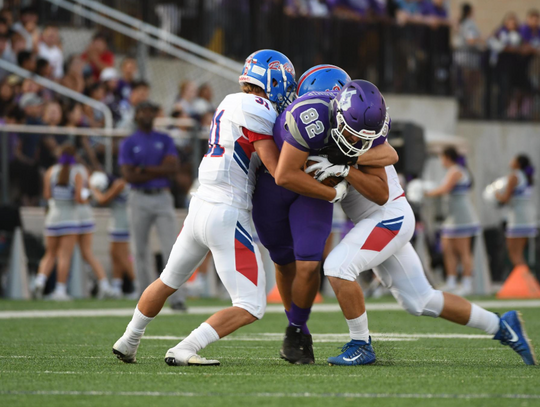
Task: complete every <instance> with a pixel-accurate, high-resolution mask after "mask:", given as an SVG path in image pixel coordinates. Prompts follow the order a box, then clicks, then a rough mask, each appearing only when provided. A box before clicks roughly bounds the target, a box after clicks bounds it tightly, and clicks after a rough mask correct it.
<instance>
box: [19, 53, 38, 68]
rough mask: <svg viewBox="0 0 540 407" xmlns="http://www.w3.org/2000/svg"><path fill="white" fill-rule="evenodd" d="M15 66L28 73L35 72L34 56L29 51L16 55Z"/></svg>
mask: <svg viewBox="0 0 540 407" xmlns="http://www.w3.org/2000/svg"><path fill="white" fill-rule="evenodd" d="M17 64H18V65H19V66H20V67H21V68H22V69H26V70H27V71H30V72H35V70H36V55H35V54H33V53H32V52H30V51H21V52H19V53H18V54H17Z"/></svg>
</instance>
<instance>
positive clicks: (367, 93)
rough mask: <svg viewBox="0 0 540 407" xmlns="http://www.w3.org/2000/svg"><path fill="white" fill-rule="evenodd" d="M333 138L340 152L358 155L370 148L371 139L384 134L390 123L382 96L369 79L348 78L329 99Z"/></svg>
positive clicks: (351, 155) (353, 155)
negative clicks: (350, 79) (348, 80)
mask: <svg viewBox="0 0 540 407" xmlns="http://www.w3.org/2000/svg"><path fill="white" fill-rule="evenodd" d="M332 104H333V106H332V107H333V114H334V118H335V120H334V125H335V126H336V127H335V128H333V129H332V138H333V139H334V141H335V142H336V144H337V145H338V147H339V149H340V150H341V152H342V153H343V154H345V155H346V156H348V157H357V156H360V155H362V154H364V153H365V152H366V151H368V150H369V149H370V148H371V145H372V144H373V140H375V139H377V138H379V137H381V136H382V137H386V135H387V134H388V128H389V124H390V116H389V115H388V112H387V108H386V103H385V101H384V97H383V95H382V94H381V92H379V89H377V87H376V86H375V85H374V84H372V83H371V82H368V81H364V80H359V79H357V80H354V81H350V82H348V83H346V84H345V86H343V88H342V89H341V91H340V92H339V93H338V94H337V96H336V98H335V99H334V100H333V101H332Z"/></svg>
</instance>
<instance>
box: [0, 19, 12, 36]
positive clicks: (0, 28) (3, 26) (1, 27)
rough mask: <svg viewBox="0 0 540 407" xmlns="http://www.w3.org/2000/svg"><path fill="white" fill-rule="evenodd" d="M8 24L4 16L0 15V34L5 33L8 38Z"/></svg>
mask: <svg viewBox="0 0 540 407" xmlns="http://www.w3.org/2000/svg"><path fill="white" fill-rule="evenodd" d="M9 27H10V26H9V25H8V23H7V21H6V19H5V18H3V17H0V34H2V35H5V36H7V37H8V38H9V35H10V34H11V32H10V29H9Z"/></svg>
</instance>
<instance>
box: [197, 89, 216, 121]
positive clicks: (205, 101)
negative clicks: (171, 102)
mask: <svg viewBox="0 0 540 407" xmlns="http://www.w3.org/2000/svg"><path fill="white" fill-rule="evenodd" d="M212 96H213V95H212V87H211V86H210V84H209V83H203V84H202V85H201V86H200V87H199V94H198V96H197V99H195V100H194V101H193V111H194V112H195V116H197V117H198V118H201V117H202V116H204V115H205V114H206V113H209V112H211V113H214V110H216V108H215V107H214V105H213V104H212Z"/></svg>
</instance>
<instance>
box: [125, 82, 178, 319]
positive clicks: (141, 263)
mask: <svg viewBox="0 0 540 407" xmlns="http://www.w3.org/2000/svg"><path fill="white" fill-rule="evenodd" d="M134 90H135V89H134ZM132 96H133V92H132ZM157 111H158V107H157V106H155V105H153V104H152V103H150V102H143V103H140V104H139V105H137V108H136V113H135V120H136V122H137V131H136V132H135V133H134V134H133V135H131V136H130V137H128V138H127V139H125V140H124V141H123V143H122V145H121V147H120V159H119V164H120V165H121V168H122V174H123V176H124V179H125V180H126V181H127V182H129V183H130V184H131V192H130V194H129V201H128V206H129V211H130V228H131V231H130V232H131V236H132V239H133V241H134V247H135V270H136V273H137V281H138V284H139V287H138V289H139V292H142V291H144V289H145V288H146V287H147V286H148V285H150V283H152V282H153V281H154V280H155V279H156V273H155V270H154V269H153V268H150V267H149V266H150V263H149V260H150V259H149V250H148V248H149V246H148V237H149V234H150V233H149V232H150V229H151V228H152V225H153V224H155V226H156V228H157V231H158V236H159V237H160V241H161V248H162V255H163V260H164V263H166V262H167V259H168V257H169V254H170V252H171V249H172V246H173V244H174V241H175V239H176V236H177V234H178V229H177V227H176V216H175V213H174V205H173V199H172V196H171V193H170V181H169V177H170V176H173V175H174V174H175V173H176V172H177V171H178V155H177V152H176V148H175V146H174V142H173V140H172V139H171V138H170V137H169V136H168V135H166V134H163V133H159V132H156V131H154V130H153V123H154V120H155V117H156V114H157ZM152 140H153V141H152ZM184 301H185V298H184V293H183V290H178V291H177V292H176V293H175V294H173V296H172V297H171V303H172V304H171V306H172V307H173V308H177V309H185V305H184Z"/></svg>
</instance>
